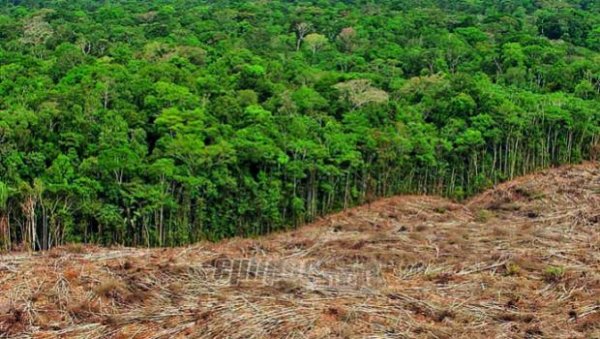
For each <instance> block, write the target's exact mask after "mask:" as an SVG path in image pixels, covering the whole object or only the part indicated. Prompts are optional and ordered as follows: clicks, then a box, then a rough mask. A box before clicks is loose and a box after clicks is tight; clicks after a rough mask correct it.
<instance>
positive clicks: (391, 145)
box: [0, 0, 600, 250]
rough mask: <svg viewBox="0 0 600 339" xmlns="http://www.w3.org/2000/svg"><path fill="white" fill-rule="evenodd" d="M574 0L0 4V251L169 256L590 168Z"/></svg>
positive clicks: (585, 42)
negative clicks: (528, 176) (98, 247)
mask: <svg viewBox="0 0 600 339" xmlns="http://www.w3.org/2000/svg"><path fill="white" fill-rule="evenodd" d="M599 99H600V3H599V2H597V1H592V0H568V1H554V0H546V1H534V0H506V1H496V0H475V1H467V0H464V1H443V0H425V1H416V0H406V1H399V0H384V1H377V2H373V1H366V0H365V1H361V0H355V1H334V0H314V1H301V2H296V1H283V0H278V1H264V2H258V1H252V2H250V1H234V0H228V1H227V0H223V1H208V0H185V1H183V0H153V1H127V0H112V1H91V0H72V1H59V0H55V1H51V0H48V1H42V0H22V1H17V0H11V1H3V2H2V3H1V4H0V248H2V249H7V250H8V249H11V248H16V247H18V246H20V245H24V246H25V247H26V248H30V249H47V248H50V247H53V246H57V245H62V244H65V243H69V242H85V243H96V244H103V245H113V244H121V245H130V246H175V245H182V244H188V243H191V242H195V241H199V240H203V239H208V240H218V239H222V238H225V237H232V236H255V235H261V234H266V233H269V232H272V231H276V230H284V229H289V228H292V227H295V226H298V225H301V224H303V223H306V222H308V221H310V220H313V219H315V218H316V217H318V216H320V215H323V214H325V213H329V212H331V211H336V210H340V209H343V208H347V207H349V206H353V205H357V204H360V203H365V202H370V201H372V200H373V199H375V198H377V197H383V196H389V195H393V194H399V193H429V194H442V195H445V196H450V197H453V198H456V199H463V198H466V197H468V196H469V195H472V194H474V193H476V192H479V191H481V190H483V189H486V188H489V187H491V186H492V185H493V184H495V183H497V182H500V181H503V180H507V179H510V178H513V177H515V176H517V175H520V174H524V173H528V172H532V171H535V170H538V169H541V168H546V167H549V166H553V165H558V164H564V163H576V162H580V161H582V160H585V159H590V158H594V157H598V156H600V146H599V145H600V100H599Z"/></svg>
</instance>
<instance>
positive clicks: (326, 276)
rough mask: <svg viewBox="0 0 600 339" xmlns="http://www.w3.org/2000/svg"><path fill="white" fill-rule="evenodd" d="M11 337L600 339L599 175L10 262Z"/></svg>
mask: <svg viewBox="0 0 600 339" xmlns="http://www.w3.org/2000/svg"><path fill="white" fill-rule="evenodd" d="M236 272H237V273H236ZM3 336H7V337H36V338H63V337H66V338H71V337H76V338H79V337H86V338H105V337H112V338H187V337H206V338H215V337H217V338H218V337H220V338H224V337H228V338H250V337H256V338H270V337H274V338H280V337H286V338H354V337H357V338H358V337H360V338H362V337H385V338H396V337H398V338H449V337H453V338H492V337H506V338H541V337H548V338H600V165H599V164H598V163H587V164H583V165H579V166H567V167H561V168H557V169H552V170H547V171H544V172H542V173H539V174H536V175H530V176H526V177H522V178H519V179H516V180H514V181H511V182H508V183H505V184H502V185H499V186H498V187H496V188H494V189H492V190H490V191H488V192H485V193H483V194H481V195H479V196H477V197H475V198H474V199H472V200H470V201H468V202H467V203H465V204H457V203H454V202H451V201H449V200H445V199H443V198H438V197H427V196H402V197H394V198H389V199H384V200H381V201H378V202H375V203H372V204H371V205H370V206H363V207H358V208H354V209H351V210H348V211H345V212H342V213H338V214H334V215H331V216H329V217H326V218H323V219H321V220H319V221H317V222H316V223H314V224H312V225H308V226H306V227H303V228H301V229H298V230H295V231H292V232H288V233H281V234H273V235H270V236H267V237H264V238H260V239H232V240H228V241H224V242H221V243H218V244H210V243H201V244H197V245H195V246H189V247H185V248H174V249H130V248H116V249H102V248H97V247H81V246H79V247H78V246H75V247H65V248H57V249H53V250H51V251H50V252H47V253H36V254H27V253H11V254H7V255H2V256H0V337H3Z"/></svg>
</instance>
